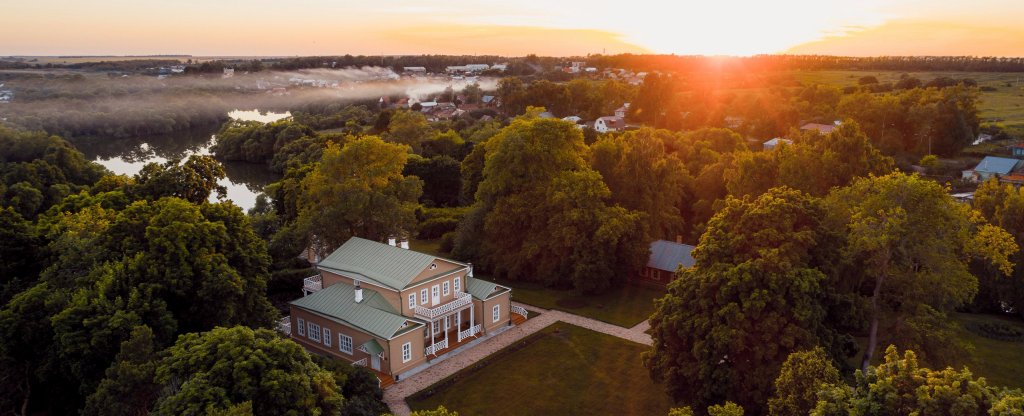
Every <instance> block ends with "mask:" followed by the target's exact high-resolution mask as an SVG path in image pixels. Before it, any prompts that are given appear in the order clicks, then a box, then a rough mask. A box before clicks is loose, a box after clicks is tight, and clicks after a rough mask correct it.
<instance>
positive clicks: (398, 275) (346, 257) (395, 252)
mask: <svg viewBox="0 0 1024 416" xmlns="http://www.w3.org/2000/svg"><path fill="white" fill-rule="evenodd" d="M436 259H439V257H437V256H432V255H429V254H424V253H420V252H417V251H412V250H407V249H403V248H399V247H394V246H390V245H387V244H384V243H378V242H376V241H370V240H366V239H362V238H359V237H352V238H350V239H349V240H348V241H346V242H345V244H342V245H341V247H338V249H337V250H334V252H333V253H331V255H329V256H327V258H325V259H323V260H322V261H320V263H317V267H319V268H323V269H327V270H329V271H333V272H338V273H341V274H344V275H346V276H350V277H353V278H357V279H360V280H364V281H366V282H368V283H373V284H377V285H381V286H384V287H388V288H391V289H394V290H402V289H405V288H406V287H407V286H409V283H411V282H412V279H413V278H415V277H416V275H418V274H420V272H422V271H423V270H424V269H426V268H427V266H429V265H430V263H432V262H434V261H435V260H436ZM443 260H445V261H449V262H452V263H455V264H462V263H459V262H456V261H452V260H448V259H443Z"/></svg>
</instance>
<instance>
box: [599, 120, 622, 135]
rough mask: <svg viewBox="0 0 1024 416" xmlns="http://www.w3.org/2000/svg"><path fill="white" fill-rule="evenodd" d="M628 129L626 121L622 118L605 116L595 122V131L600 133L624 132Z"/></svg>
mask: <svg viewBox="0 0 1024 416" xmlns="http://www.w3.org/2000/svg"><path fill="white" fill-rule="evenodd" d="M625 128H626V120H625V119H623V118H622V117H615V116H605V117H600V118H598V119H597V120H596V121H594V130H596V131H597V132H598V133H608V132H613V131H622V130H624V129H625Z"/></svg>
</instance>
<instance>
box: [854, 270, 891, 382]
mask: <svg viewBox="0 0 1024 416" xmlns="http://www.w3.org/2000/svg"><path fill="white" fill-rule="evenodd" d="M884 280H885V274H880V275H879V276H878V279H877V280H875V291H874V293H873V294H872V295H871V329H870V332H869V333H868V347H867V349H866V350H864V359H863V360H861V362H860V370H861V371H863V372H865V373H866V372H867V371H868V365H870V364H871V357H873V356H874V355H875V349H876V348H878V319H879V317H878V315H879V313H878V297H879V295H880V294H881V293H882V281H884Z"/></svg>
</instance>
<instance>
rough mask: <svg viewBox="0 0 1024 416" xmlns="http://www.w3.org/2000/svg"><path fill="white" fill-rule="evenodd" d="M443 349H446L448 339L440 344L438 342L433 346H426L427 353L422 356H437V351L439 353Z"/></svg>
mask: <svg viewBox="0 0 1024 416" xmlns="http://www.w3.org/2000/svg"><path fill="white" fill-rule="evenodd" d="M445 348H448V339H444V340H442V341H441V342H438V343H436V344H434V345H428V346H427V351H426V352H425V353H424V354H425V355H432V354H437V352H438V351H441V350H443V349H445Z"/></svg>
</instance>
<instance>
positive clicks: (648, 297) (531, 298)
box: [484, 277, 665, 328]
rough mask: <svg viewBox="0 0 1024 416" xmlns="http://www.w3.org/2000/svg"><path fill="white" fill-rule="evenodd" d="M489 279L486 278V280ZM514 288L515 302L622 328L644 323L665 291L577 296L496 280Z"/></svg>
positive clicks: (632, 288)
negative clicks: (567, 313) (563, 312)
mask: <svg viewBox="0 0 1024 416" xmlns="http://www.w3.org/2000/svg"><path fill="white" fill-rule="evenodd" d="M484 278H485V279H486V277H484ZM496 281H497V282H498V283H501V284H503V285H506V286H510V287H512V299H513V300H515V301H517V302H522V303H526V304H530V305H533V306H536V307H539V308H544V309H557V310H560V311H565V312H569V313H573V314H576V315H581V316H586V317H588V318H593V319H597V320H599V321H604V322H607V323H610V324H613V325H618V326H621V327H626V328H629V327H632V326H635V325H636V324H638V323H640V322H643V321H644V320H645V319H647V318H648V317H650V316H651V313H653V312H654V299H657V298H660V297H662V296H665V290H664V289H655V288H649V287H643V286H636V285H625V286H623V287H620V288H617V289H612V290H610V291H608V292H607V293H603V294H600V295H582V296H581V295H577V294H575V293H573V292H572V291H571V290H555V289H548V288H545V287H543V286H540V285H538V284H536V283H529V282H510V281H504V280H496Z"/></svg>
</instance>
